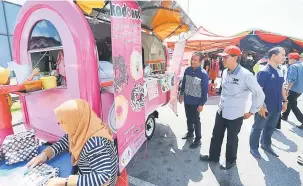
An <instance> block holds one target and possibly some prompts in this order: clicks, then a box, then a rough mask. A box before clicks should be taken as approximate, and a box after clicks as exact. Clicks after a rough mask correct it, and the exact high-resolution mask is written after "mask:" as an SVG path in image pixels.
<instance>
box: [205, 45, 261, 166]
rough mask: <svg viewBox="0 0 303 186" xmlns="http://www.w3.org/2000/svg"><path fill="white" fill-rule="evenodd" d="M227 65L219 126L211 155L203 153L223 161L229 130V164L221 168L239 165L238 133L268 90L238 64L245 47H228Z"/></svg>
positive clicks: (225, 62)
mask: <svg viewBox="0 0 303 186" xmlns="http://www.w3.org/2000/svg"><path fill="white" fill-rule="evenodd" d="M218 55H219V56H222V58H223V65H224V67H226V68H227V69H226V70H224V72H223V74H222V94H221V97H220V103H219V110H218V112H217V115H216V121H215V126H214V129H213V134H212V138H211V143H210V148H209V155H201V156H200V159H201V160H202V161H212V162H219V158H220V154H221V146H222V143H223V139H224V133H225V131H226V130H227V144H226V154H225V155H226V164H225V165H221V167H220V168H221V169H224V170H227V169H230V168H232V167H233V166H235V165H236V160H237V151H238V134H239V132H240V131H241V126H242V123H243V119H248V118H250V117H251V116H252V115H253V114H255V113H257V112H258V111H259V109H260V108H261V106H262V104H263V103H264V97H265V96H264V93H263V91H262V89H261V87H260V86H259V84H258V82H257V80H256V78H255V76H254V75H253V74H252V73H251V72H250V71H248V70H247V69H245V68H243V67H242V66H241V65H240V64H238V62H237V61H238V59H239V57H240V56H241V50H240V49H239V48H238V47H236V46H229V47H226V48H225V50H224V52H223V53H220V54H218ZM250 93H251V95H252V96H251V98H252V104H251V107H250V109H249V112H246V104H245V103H246V102H247V101H248V96H249V95H250Z"/></svg>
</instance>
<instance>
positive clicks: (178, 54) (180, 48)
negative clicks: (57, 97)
mask: <svg viewBox="0 0 303 186" xmlns="http://www.w3.org/2000/svg"><path fill="white" fill-rule="evenodd" d="M185 43H186V41H180V42H177V43H176V44H175V48H174V50H173V54H172V59H171V60H170V61H169V62H170V65H169V66H170V67H171V71H172V72H173V73H174V74H175V76H174V77H175V78H174V86H173V87H172V90H171V94H170V101H169V104H168V106H169V107H170V108H171V109H172V110H173V112H174V113H175V114H176V115H178V112H177V102H178V100H177V96H178V93H177V92H178V84H179V78H178V76H179V75H180V71H181V66H182V60H183V53H184V49H185Z"/></svg>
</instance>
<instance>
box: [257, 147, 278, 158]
mask: <svg viewBox="0 0 303 186" xmlns="http://www.w3.org/2000/svg"><path fill="white" fill-rule="evenodd" d="M261 148H262V149H263V150H265V151H266V152H268V153H269V154H271V155H273V156H275V157H279V155H278V154H276V153H275V151H274V150H273V149H272V148H271V147H264V146H261Z"/></svg>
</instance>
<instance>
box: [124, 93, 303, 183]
mask: <svg viewBox="0 0 303 186" xmlns="http://www.w3.org/2000/svg"><path fill="white" fill-rule="evenodd" d="M217 103H218V98H211V100H210V101H209V102H208V105H207V106H205V108H204V110H203V113H202V114H201V116H202V118H201V122H202V135H203V145H202V147H201V149H196V150H191V149H190V148H189V144H190V142H189V141H187V142H186V141H184V140H182V139H181V136H182V135H183V134H184V133H185V132H186V123H185V122H186V118H185V114H184V109H183V105H179V106H178V109H179V117H177V116H175V115H174V114H173V112H172V111H170V110H169V108H167V107H164V108H162V109H161V110H159V112H160V118H159V119H158V120H157V128H156V131H155V134H154V137H153V138H152V139H151V140H150V141H148V142H147V143H146V144H144V145H143V146H142V147H141V149H140V150H139V152H138V153H137V154H136V156H135V157H134V158H133V160H132V161H131V162H130V164H129V165H128V167H127V170H128V173H129V175H130V176H132V177H134V178H132V177H131V178H132V180H131V183H133V184H131V185H132V186H133V185H138V186H144V185H158V186H187V185H188V186H194V185H197V186H198V185H199V186H201V185H206V186H216V185H220V186H240V185H245V186H263V185H266V186H301V185H303V166H299V165H298V164H297V163H296V159H297V156H298V155H299V153H300V152H303V140H302V137H303V130H300V129H298V128H296V127H295V126H294V125H295V123H297V124H298V121H297V120H296V119H295V117H294V116H293V115H291V116H290V121H292V122H289V123H287V122H283V123H282V130H281V131H278V130H277V131H275V132H274V135H273V146H274V147H273V148H274V150H276V152H277V153H278V154H279V155H280V157H279V158H274V157H273V156H271V155H269V154H265V153H264V151H262V150H260V152H261V155H262V157H263V159H262V160H259V161H257V160H255V159H254V158H253V157H252V156H251V155H250V153H249V146H248V138H249V133H250V129H251V126H252V122H253V118H251V119H249V120H247V121H245V122H244V124H243V126H242V130H241V133H240V134H239V149H238V165H237V167H234V168H232V169H231V170H228V171H222V170H220V169H219V165H218V164H212V163H211V164H208V163H204V162H201V161H199V158H198V157H199V154H200V152H202V153H207V152H208V148H209V143H210V139H211V133H212V129H213V125H214V119H215V112H216V110H217ZM299 105H300V108H301V109H302V110H303V99H302V98H301V101H300V102H299ZM223 143H224V144H226V139H225V141H224V142H223ZM224 154H225V145H223V147H222V155H224ZM221 161H222V162H224V157H222V158H221ZM141 180H143V181H144V182H141ZM146 182H149V183H150V184H147V183H146Z"/></svg>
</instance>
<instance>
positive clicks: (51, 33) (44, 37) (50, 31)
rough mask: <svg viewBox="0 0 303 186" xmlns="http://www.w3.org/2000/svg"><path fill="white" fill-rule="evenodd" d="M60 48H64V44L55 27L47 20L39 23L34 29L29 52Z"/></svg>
mask: <svg viewBox="0 0 303 186" xmlns="http://www.w3.org/2000/svg"><path fill="white" fill-rule="evenodd" d="M59 46H62V42H61V38H60V35H59V33H58V31H57V29H56V28H55V26H54V25H53V24H52V23H51V22H49V21H47V20H41V21H39V22H37V23H36V25H35V26H34V27H33V29H32V33H31V36H30V39H29V42H28V50H35V49H42V48H50V47H59Z"/></svg>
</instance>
